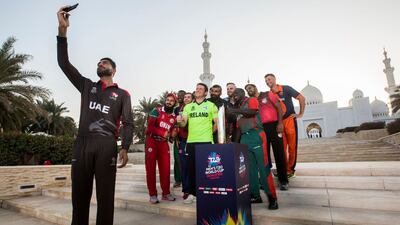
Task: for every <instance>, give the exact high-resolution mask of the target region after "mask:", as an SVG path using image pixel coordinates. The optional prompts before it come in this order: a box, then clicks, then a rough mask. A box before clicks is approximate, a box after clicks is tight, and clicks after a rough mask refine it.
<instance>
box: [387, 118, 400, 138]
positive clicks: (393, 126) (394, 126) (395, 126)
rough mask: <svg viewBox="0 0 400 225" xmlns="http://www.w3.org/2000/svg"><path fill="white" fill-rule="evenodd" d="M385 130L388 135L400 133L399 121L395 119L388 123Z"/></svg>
mask: <svg viewBox="0 0 400 225" xmlns="http://www.w3.org/2000/svg"><path fill="white" fill-rule="evenodd" d="M386 129H387V131H388V133H389V134H395V133H398V132H400V119H396V120H395V121H393V122H391V123H388V125H387V126H386Z"/></svg>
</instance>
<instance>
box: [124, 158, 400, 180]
mask: <svg viewBox="0 0 400 225" xmlns="http://www.w3.org/2000/svg"><path fill="white" fill-rule="evenodd" d="M273 166H274V167H275V164H274V163H273ZM296 170H297V171H296V175H300V176H400V161H390V162H389V161H386V162H379V161H376V162H372V161H369V162H346V163H343V162H320V163H297V165H296ZM173 171H174V170H173V167H171V170H170V173H171V174H173ZM131 174H142V175H143V174H145V168H144V165H131V164H129V167H127V168H122V169H118V172H117V177H118V176H122V177H123V176H129V175H131ZM157 174H158V171H157Z"/></svg>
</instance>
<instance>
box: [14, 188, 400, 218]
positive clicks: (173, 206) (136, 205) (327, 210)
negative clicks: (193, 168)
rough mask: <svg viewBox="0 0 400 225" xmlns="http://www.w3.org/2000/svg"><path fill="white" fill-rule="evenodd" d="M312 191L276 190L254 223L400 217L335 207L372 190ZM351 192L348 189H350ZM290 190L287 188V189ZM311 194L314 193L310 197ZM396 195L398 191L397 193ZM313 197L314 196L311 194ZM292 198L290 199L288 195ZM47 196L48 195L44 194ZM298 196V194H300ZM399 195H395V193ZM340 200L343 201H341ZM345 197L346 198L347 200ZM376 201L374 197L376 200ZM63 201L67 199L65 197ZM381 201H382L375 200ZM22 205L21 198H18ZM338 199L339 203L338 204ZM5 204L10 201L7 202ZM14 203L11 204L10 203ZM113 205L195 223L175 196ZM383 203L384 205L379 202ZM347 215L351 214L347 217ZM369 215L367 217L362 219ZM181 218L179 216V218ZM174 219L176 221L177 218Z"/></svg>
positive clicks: (125, 197) (126, 195) (256, 211)
mask: <svg viewBox="0 0 400 225" xmlns="http://www.w3.org/2000/svg"><path fill="white" fill-rule="evenodd" d="M310 191H311V190H304V189H303V190H301V189H298V190H292V196H290V194H287V196H284V194H282V192H279V193H278V194H279V195H282V196H280V197H279V198H280V200H279V202H280V209H279V210H277V211H270V210H267V209H266V206H265V204H256V205H252V207H253V209H252V213H253V219H254V224H276V223H279V224H282V223H287V224H396V222H397V221H398V220H399V219H400V213H399V212H398V211H390V210H371V209H355V208H337V207H335V206H336V205H338V206H340V204H345V203H344V202H345V201H347V203H346V204H352V203H354V204H358V205H359V206H362V205H364V206H366V207H368V206H371V205H372V206H374V205H377V204H379V203H376V204H371V202H373V199H372V200H371V201H369V200H367V199H368V198H367V197H365V196H369V195H373V194H375V193H372V192H370V193H367V192H365V193H358V195H357V196H354V197H353V198H352V199H347V198H346V196H348V195H349V194H353V193H354V191H353V192H352V193H345V192H337V193H335V192H330V190H328V191H329V194H330V195H328V194H325V196H330V197H329V198H332V201H330V200H329V201H328V200H327V199H323V198H322V197H321V196H324V193H323V192H324V191H325V192H326V190H320V192H314V194H310V193H307V192H310ZM350 192H351V191H350ZM287 193H290V190H289V191H288V192H287ZM301 195H309V196H308V199H309V200H308V201H309V203H310V204H300V205H299V204H293V201H296V198H299V196H301ZM313 195H314V196H313ZM397 195H398V194H397ZM312 196H313V197H314V198H315V199H313V197H312ZM393 196H395V194H393V193H390V194H389V192H388V193H387V196H385V194H383V195H382V196H381V197H382V198H384V197H386V198H387V199H390V198H392V197H393ZM290 197H291V198H290ZM47 198H50V197H47ZM285 198H290V199H291V200H290V201H292V202H290V201H285V200H284V199H285ZM300 198H301V197H300ZM359 198H363V199H366V201H367V202H360V203H356V202H357V200H355V199H359ZM397 198H398V196H397ZM342 199H343V200H342ZM346 199H347V200H346ZM375 200H377V199H375ZM64 201H66V200H64ZM379 201H383V200H378V202H379ZM20 202H21V204H23V201H20ZM340 202H341V203H340ZM311 203H312V204H311ZM7 204H10V203H9V202H7ZM12 204H13V203H12ZM115 205H116V207H118V208H122V209H133V210H137V211H144V212H148V213H154V214H160V215H167V216H174V217H179V218H192V219H193V222H194V218H195V215H196V214H195V205H194V204H191V205H186V204H183V202H182V199H181V198H178V199H177V201H175V202H165V201H162V202H161V203H160V204H156V205H153V204H149V203H148V195H147V194H146V193H138V192H119V193H117V194H116V198H115ZM382 205H384V204H382ZM387 205H391V206H390V207H391V208H388V209H392V208H394V209H396V206H397V205H398V203H397V202H390V203H389V204H387ZM349 214H350V215H351V216H349ZM365 218H368V219H365ZM179 220H180V219H179ZM179 220H177V221H179Z"/></svg>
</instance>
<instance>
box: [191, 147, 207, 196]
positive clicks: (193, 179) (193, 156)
mask: <svg viewBox="0 0 400 225" xmlns="http://www.w3.org/2000/svg"><path fill="white" fill-rule="evenodd" d="M204 144H211V142H195V143H187V144H186V153H187V154H188V158H187V160H188V161H187V169H188V193H189V194H191V195H194V196H196V153H195V146H197V145H204Z"/></svg>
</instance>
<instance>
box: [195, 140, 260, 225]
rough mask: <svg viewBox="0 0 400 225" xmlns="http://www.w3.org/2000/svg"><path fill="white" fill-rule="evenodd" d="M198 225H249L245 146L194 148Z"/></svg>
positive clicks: (225, 145)
mask: <svg viewBox="0 0 400 225" xmlns="http://www.w3.org/2000/svg"><path fill="white" fill-rule="evenodd" d="M195 151H196V186H197V187H196V195H197V203H196V207H197V224H198V225H220V224H229V225H231V224H232V225H236V224H240V225H251V224H252V217H251V205H250V187H249V169H250V167H249V162H248V150H247V146H246V145H242V144H237V143H231V144H213V145H212V144H207V145H199V146H196V150H195Z"/></svg>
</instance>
